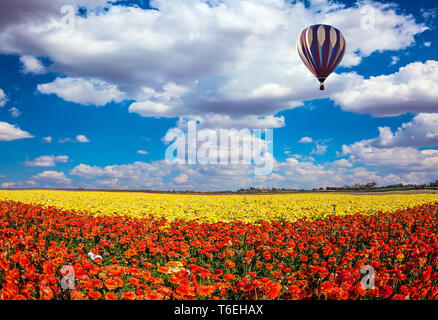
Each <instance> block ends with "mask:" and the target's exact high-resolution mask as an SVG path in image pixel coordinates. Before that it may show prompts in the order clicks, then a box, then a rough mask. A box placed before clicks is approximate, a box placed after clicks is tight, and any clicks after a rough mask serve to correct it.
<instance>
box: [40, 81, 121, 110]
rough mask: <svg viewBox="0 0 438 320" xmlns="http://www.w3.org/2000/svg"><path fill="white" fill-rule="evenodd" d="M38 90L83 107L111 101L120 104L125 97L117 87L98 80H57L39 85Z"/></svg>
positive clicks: (101, 104)
mask: <svg viewBox="0 0 438 320" xmlns="http://www.w3.org/2000/svg"><path fill="white" fill-rule="evenodd" d="M37 89H38V91H39V92H41V93H45V94H56V95H57V96H58V97H60V98H62V99H64V100H66V101H70V102H76V103H79V104H83V105H96V106H103V105H106V104H107V103H109V102H111V101H115V102H120V101H122V100H123V99H124V96H125V94H124V93H123V92H121V91H119V90H118V89H117V86H115V85H112V84H108V83H106V82H104V81H101V80H97V79H83V78H56V79H55V80H54V81H53V82H49V83H44V84H39V85H38V86H37Z"/></svg>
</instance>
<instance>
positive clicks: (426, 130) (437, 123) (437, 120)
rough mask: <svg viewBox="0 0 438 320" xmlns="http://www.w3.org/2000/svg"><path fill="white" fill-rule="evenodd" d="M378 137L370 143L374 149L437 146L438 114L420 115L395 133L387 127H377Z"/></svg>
mask: <svg viewBox="0 0 438 320" xmlns="http://www.w3.org/2000/svg"><path fill="white" fill-rule="evenodd" d="M379 131H380V134H379V137H378V138H376V139H373V140H372V141H370V144H371V145H372V146H375V147H381V148H388V147H402V146H414V147H436V146H438V113H420V114H418V115H416V116H415V117H414V118H413V119H412V121H410V122H407V123H403V124H402V126H401V127H399V128H398V129H397V131H396V132H395V133H392V131H391V128H389V127H379Z"/></svg>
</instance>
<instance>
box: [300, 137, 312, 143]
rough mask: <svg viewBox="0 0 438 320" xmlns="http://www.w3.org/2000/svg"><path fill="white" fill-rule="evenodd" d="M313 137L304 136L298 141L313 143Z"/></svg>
mask: <svg viewBox="0 0 438 320" xmlns="http://www.w3.org/2000/svg"><path fill="white" fill-rule="evenodd" d="M312 142H313V139H312V138H311V137H302V138H301V139H300V140H299V141H298V143H312Z"/></svg>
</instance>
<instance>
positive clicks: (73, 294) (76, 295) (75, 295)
mask: <svg viewBox="0 0 438 320" xmlns="http://www.w3.org/2000/svg"><path fill="white" fill-rule="evenodd" d="M70 298H71V299H72V300H88V297H87V296H86V295H85V294H84V293H82V292H80V291H79V290H72V291H70Z"/></svg>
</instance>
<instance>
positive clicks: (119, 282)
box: [113, 276, 123, 288]
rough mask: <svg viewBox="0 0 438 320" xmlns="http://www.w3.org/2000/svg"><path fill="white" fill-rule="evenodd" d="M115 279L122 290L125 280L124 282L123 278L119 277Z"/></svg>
mask: <svg viewBox="0 0 438 320" xmlns="http://www.w3.org/2000/svg"><path fill="white" fill-rule="evenodd" d="M113 279H114V281H115V282H116V283H117V286H118V287H120V288H121V287H123V280H122V278H120V277H119V276H116V277H114V278H113Z"/></svg>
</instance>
